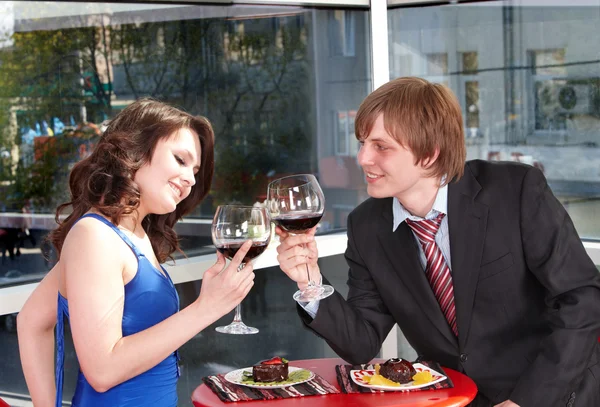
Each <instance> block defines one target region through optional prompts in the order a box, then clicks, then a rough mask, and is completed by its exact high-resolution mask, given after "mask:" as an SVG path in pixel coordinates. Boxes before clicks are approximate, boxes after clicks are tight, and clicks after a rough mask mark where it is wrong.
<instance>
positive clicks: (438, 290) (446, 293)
mask: <svg viewBox="0 0 600 407" xmlns="http://www.w3.org/2000/svg"><path fill="white" fill-rule="evenodd" d="M443 218H444V214H443V213H440V214H439V215H438V216H437V217H436V218H435V219H430V220H419V221H414V220H410V219H406V224H407V225H408V226H410V228H411V229H412V230H413V232H415V234H416V235H417V237H418V238H419V242H421V246H422V247H423V252H425V258H426V259H427V270H426V271H425V274H426V275H427V280H429V284H430V285H431V289H432V290H433V294H434V295H435V298H436V299H437V301H438V303H439V304H440V308H441V309H442V313H443V314H444V316H445V317H446V320H447V321H448V324H449V325H450V328H452V331H453V332H454V334H455V335H457V336H458V328H457V326H456V307H455V306H454V286H453V284H452V274H451V273H450V268H449V267H448V264H446V260H445V259H444V256H443V255H442V251H441V250H440V248H439V246H438V245H437V243H436V242H435V235H436V233H437V231H438V229H439V228H440V225H441V224H442V219H443Z"/></svg>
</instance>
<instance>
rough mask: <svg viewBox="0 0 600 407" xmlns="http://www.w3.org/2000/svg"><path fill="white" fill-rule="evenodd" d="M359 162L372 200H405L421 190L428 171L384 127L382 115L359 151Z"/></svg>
mask: <svg viewBox="0 0 600 407" xmlns="http://www.w3.org/2000/svg"><path fill="white" fill-rule="evenodd" d="M358 163H359V165H360V166H361V167H362V169H363V171H364V172H365V176H366V180H367V192H368V194H369V195H370V196H372V197H373V198H388V197H396V198H398V199H399V200H400V201H402V200H403V199H402V198H403V197H406V196H408V195H410V194H412V193H413V192H414V191H416V190H418V188H419V185H420V183H421V181H422V180H424V179H425V178H427V176H426V171H425V170H424V169H423V167H422V166H421V165H420V164H418V165H415V157H414V156H413V154H412V152H411V151H410V150H409V149H408V148H405V147H403V146H402V145H400V143H398V142H397V141H396V140H395V139H394V138H393V137H392V136H391V135H390V134H389V133H388V132H387V131H386V130H385V127H384V126H383V114H380V115H379V117H377V120H375V123H374V124H373V128H372V129H371V132H370V133H369V134H368V136H367V137H366V138H365V139H364V140H363V142H362V146H361V148H360V151H359V152H358Z"/></svg>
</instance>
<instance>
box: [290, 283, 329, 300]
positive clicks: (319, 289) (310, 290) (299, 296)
mask: <svg viewBox="0 0 600 407" xmlns="http://www.w3.org/2000/svg"><path fill="white" fill-rule="evenodd" d="M334 291H335V290H334V289H333V287H332V286H330V285H321V286H312V287H307V288H305V289H304V290H298V291H296V292H295V293H294V300H296V301H298V302H311V301H316V300H322V299H324V298H327V297H329V296H330V295H331V294H333V292H334Z"/></svg>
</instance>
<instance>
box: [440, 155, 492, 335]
mask: <svg viewBox="0 0 600 407" xmlns="http://www.w3.org/2000/svg"><path fill="white" fill-rule="evenodd" d="M480 190H481V185H479V183H478V182H477V180H476V179H475V177H474V176H473V174H472V173H471V172H470V170H469V167H468V166H465V175H464V176H463V177H462V178H461V179H460V180H459V181H458V182H457V183H451V184H449V186H448V231H449V235H450V257H451V263H452V264H451V268H452V281H453V283H454V298H455V300H454V303H455V306H456V319H457V325H458V339H459V344H460V345H461V347H464V346H465V345H466V341H467V337H468V334H469V328H470V325H471V315H472V311H473V301H474V299H475V290H476V288H477V274H478V272H479V265H480V264H481V256H482V253H483V242H484V240H485V232H486V227H487V216H488V207H487V206H486V205H483V204H481V203H479V202H476V201H475V197H476V196H477V194H478V193H479V191H480Z"/></svg>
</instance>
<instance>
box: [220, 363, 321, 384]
mask: <svg viewBox="0 0 600 407" xmlns="http://www.w3.org/2000/svg"><path fill="white" fill-rule="evenodd" d="M298 370H306V371H307V372H309V373H310V376H308V378H307V379H304V380H298V381H295V382H286V383H285V384H258V383H248V382H243V381H242V379H243V374H244V371H247V372H252V366H250V367H245V368H243V369H238V370H234V371H232V372H229V373H227V374H226V375H225V380H227V381H228V382H229V383H233V384H239V385H240V386H246V387H253V388H255V389H282V388H284V387H289V386H293V385H295V384H300V383H305V382H307V381H309V380H312V379H314V377H315V374H314V373H313V372H311V371H310V370H308V369H302V368H300V367H294V366H289V367H288V372H289V373H292V372H295V371H298Z"/></svg>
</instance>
